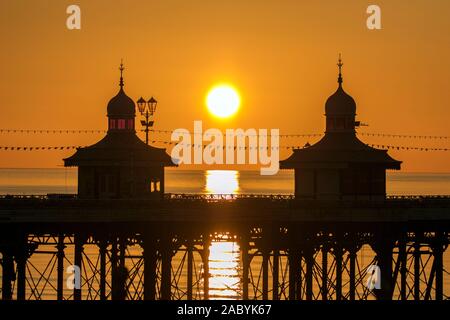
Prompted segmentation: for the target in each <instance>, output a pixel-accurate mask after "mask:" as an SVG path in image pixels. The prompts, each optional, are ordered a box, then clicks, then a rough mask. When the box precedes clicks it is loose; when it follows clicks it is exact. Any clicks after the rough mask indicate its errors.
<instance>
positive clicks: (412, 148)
mask: <svg viewBox="0 0 450 320" xmlns="http://www.w3.org/2000/svg"><path fill="white" fill-rule="evenodd" d="M150 142H151V143H152V144H155V143H158V144H164V145H168V146H173V145H176V144H179V145H180V146H182V147H190V148H198V149H199V148H202V149H206V148H210V149H213V148H215V149H223V150H226V149H230V150H231V149H233V150H264V149H266V150H283V149H286V150H294V149H303V148H308V147H305V146H300V145H282V146H279V147H273V146H268V147H260V146H258V147H251V146H243V147H242V146H227V145H224V146H220V145H215V144H214V143H212V144H187V143H178V142H175V141H166V140H151V141H150ZM367 145H368V146H370V147H373V148H377V149H384V150H402V151H450V148H434V147H415V146H394V145H383V144H371V143H367ZM78 148H83V146H0V151H50V150H53V151H55V150H59V151H61V150H72V149H78Z"/></svg>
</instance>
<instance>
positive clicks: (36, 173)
mask: <svg viewBox="0 0 450 320" xmlns="http://www.w3.org/2000/svg"><path fill="white" fill-rule="evenodd" d="M293 190H294V179H293V172H292V171H284V170H283V171H280V172H279V173H278V174H277V175H274V176H261V175H260V174H259V171H233V170H230V171H226V170H208V171H200V170H179V169H168V170H166V192H171V193H242V194H251V193H260V194H261V193H263V194H292V193H293ZM76 192H77V171H76V169H72V168H67V169H66V168H57V169H56V168H55V169H0V194H47V193H76ZM387 193H388V194H389V195H419V194H422V195H448V194H450V173H405V172H388V173H387Z"/></svg>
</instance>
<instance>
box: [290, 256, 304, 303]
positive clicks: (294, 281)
mask: <svg viewBox="0 0 450 320" xmlns="http://www.w3.org/2000/svg"><path fill="white" fill-rule="evenodd" d="M288 261H289V300H296V299H298V298H299V296H298V279H299V274H300V272H301V256H300V253H299V249H298V248H291V249H290V250H289V256H288Z"/></svg>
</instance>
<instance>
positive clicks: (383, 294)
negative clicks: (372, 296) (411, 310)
mask: <svg viewBox="0 0 450 320" xmlns="http://www.w3.org/2000/svg"><path fill="white" fill-rule="evenodd" d="M392 248H393V245H392V242H391V241H390V240H389V239H388V238H386V239H379V240H378V242H377V244H376V245H375V248H374V249H375V252H376V254H377V259H378V267H379V268H380V275H381V279H380V285H381V288H380V289H375V290H376V291H375V293H376V297H377V299H378V300H391V299H392V292H393V283H392V282H393V281H392Z"/></svg>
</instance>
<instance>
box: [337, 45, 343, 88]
mask: <svg viewBox="0 0 450 320" xmlns="http://www.w3.org/2000/svg"><path fill="white" fill-rule="evenodd" d="M343 65H344V63H343V62H342V57H341V54H340V53H339V60H338V63H337V66H338V68H339V76H338V83H339V86H341V85H342V82H343V80H342V66H343Z"/></svg>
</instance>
